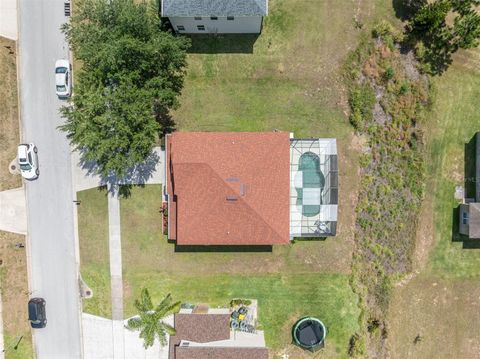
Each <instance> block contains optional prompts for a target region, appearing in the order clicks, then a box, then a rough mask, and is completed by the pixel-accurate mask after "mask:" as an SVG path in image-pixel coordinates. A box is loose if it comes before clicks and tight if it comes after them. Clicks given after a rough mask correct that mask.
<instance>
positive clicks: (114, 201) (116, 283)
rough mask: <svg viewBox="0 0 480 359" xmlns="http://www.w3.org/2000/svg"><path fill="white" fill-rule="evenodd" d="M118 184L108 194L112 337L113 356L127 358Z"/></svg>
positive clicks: (115, 358) (112, 186)
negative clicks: (124, 332)
mask: <svg viewBox="0 0 480 359" xmlns="http://www.w3.org/2000/svg"><path fill="white" fill-rule="evenodd" d="M118 189H119V186H118V185H111V187H110V188H109V191H108V192H109V194H108V235H109V252H110V278H111V288H112V293H111V295H112V319H113V321H112V339H113V358H114V359H117V358H119V359H120V358H122V359H123V358H125V338H124V334H123V331H124V329H123V281H122V242H121V235H120V200H119V198H118Z"/></svg>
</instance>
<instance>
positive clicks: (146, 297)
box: [127, 288, 180, 349]
mask: <svg viewBox="0 0 480 359" xmlns="http://www.w3.org/2000/svg"><path fill="white" fill-rule="evenodd" d="M135 308H137V310H138V316H136V317H133V318H131V319H129V320H128V325H127V328H128V329H130V330H137V331H140V338H142V339H143V346H144V347H145V349H146V348H148V347H151V346H152V345H153V343H154V342H155V338H157V339H158V340H159V341H160V344H162V346H165V345H167V339H166V335H167V334H169V335H174V334H175V329H174V328H173V327H172V326H170V325H169V324H167V323H165V322H164V321H163V319H164V318H165V317H166V316H167V315H169V314H173V313H177V312H178V311H179V309H180V302H175V303H173V300H172V297H171V296H170V294H168V295H167V296H166V297H165V298H164V299H163V300H162V301H161V302H160V304H159V305H157V306H156V307H154V306H153V302H152V298H151V297H150V294H149V292H148V290H147V289H145V288H144V289H142V293H141V295H140V299H137V300H135Z"/></svg>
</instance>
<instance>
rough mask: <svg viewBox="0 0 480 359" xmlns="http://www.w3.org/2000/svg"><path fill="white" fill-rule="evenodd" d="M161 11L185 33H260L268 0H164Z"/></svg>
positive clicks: (174, 25) (176, 28) (173, 25)
mask: <svg viewBox="0 0 480 359" xmlns="http://www.w3.org/2000/svg"><path fill="white" fill-rule="evenodd" d="M161 13H162V16H163V17H168V19H169V20H170V23H171V24H172V27H173V29H174V30H175V31H176V32H178V33H185V34H216V33H218V34H258V33H260V32H261V30H262V20H263V17H264V16H267V15H268V0H162V2H161Z"/></svg>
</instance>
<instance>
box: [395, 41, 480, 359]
mask: <svg viewBox="0 0 480 359" xmlns="http://www.w3.org/2000/svg"><path fill="white" fill-rule="evenodd" d="M479 59H480V49H476V50H470V51H461V52H460V53H459V54H457V55H456V56H455V59H454V63H453V65H452V66H451V68H450V69H449V70H448V71H447V72H446V73H445V74H443V75H442V76H441V77H436V78H434V79H433V85H434V89H435V97H434V102H433V106H432V112H431V114H430V118H429V119H428V122H427V124H426V128H425V136H426V143H427V147H428V152H427V156H428V157H427V163H428V175H429V185H428V186H427V191H426V192H427V193H426V195H427V201H431V202H432V203H433V213H427V214H425V215H427V216H430V217H432V218H431V220H432V222H433V233H434V239H433V245H432V247H433V248H432V249H431V253H430V256H429V258H428V262H427V267H426V270H425V271H423V272H422V273H420V274H419V275H418V276H417V277H415V278H414V279H412V280H411V281H410V282H407V284H406V285H403V286H400V287H399V288H397V289H395V291H394V294H393V300H392V307H391V317H390V325H391V326H390V329H391V330H390V335H389V337H390V338H392V341H391V350H392V352H394V353H395V354H396V356H397V357H398V358H413V357H416V358H475V357H478V353H479V341H478V335H476V334H473V333H478V332H479V330H480V327H479V324H478V323H479V322H480V321H479V310H478V298H479V296H480V285H479V283H480V281H479V280H480V266H479V263H480V246H479V244H478V242H477V243H476V242H468V241H467V242H465V243H464V242H462V241H461V240H460V239H461V238H460V236H459V235H458V214H457V213H458V212H456V211H455V209H456V208H457V206H458V203H459V202H458V201H456V200H455V199H454V197H453V195H454V191H455V186H461V185H466V188H467V191H468V192H469V193H471V192H472V189H473V188H474V186H475V183H474V182H473V181H471V180H470V181H466V182H465V178H468V177H471V176H472V174H474V171H475V169H474V166H475V164H474V156H473V151H472V149H473V146H474V145H475V141H471V140H472V138H473V136H474V135H475V133H476V132H477V131H480V109H479V107H478V99H479V98H480V60H479ZM427 223H428V221H427ZM421 230H423V229H421ZM424 230H425V231H427V237H428V226H426V227H425V228H424ZM422 238H423V237H422ZM419 245H420V246H421V245H422V244H421V243H419ZM427 247H428V246H427ZM426 250H427V251H428V250H429V249H428V248H427V249H426ZM417 334H420V335H422V338H423V339H422V342H421V343H420V344H417V345H415V344H413V338H414V337H415V336H416V335H417Z"/></svg>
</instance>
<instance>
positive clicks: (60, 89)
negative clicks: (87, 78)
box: [55, 60, 72, 98]
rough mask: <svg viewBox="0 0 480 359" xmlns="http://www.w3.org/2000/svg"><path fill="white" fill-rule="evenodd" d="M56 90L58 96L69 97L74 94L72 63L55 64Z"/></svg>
mask: <svg viewBox="0 0 480 359" xmlns="http://www.w3.org/2000/svg"><path fill="white" fill-rule="evenodd" d="M55 88H56V92H57V96H58V97H60V98H62V97H69V96H70V95H71V93H72V79H71V76H70V62H69V61H68V60H57V61H56V62H55Z"/></svg>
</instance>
